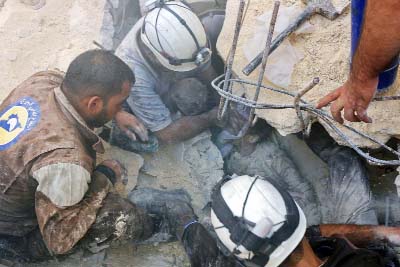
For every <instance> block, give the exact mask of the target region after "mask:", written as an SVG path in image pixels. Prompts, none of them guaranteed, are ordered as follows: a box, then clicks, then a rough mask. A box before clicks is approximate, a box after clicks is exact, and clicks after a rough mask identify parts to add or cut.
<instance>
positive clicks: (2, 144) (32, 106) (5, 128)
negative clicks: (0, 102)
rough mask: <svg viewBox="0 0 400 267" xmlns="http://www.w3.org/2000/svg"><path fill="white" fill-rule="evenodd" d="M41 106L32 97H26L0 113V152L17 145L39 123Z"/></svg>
mask: <svg viewBox="0 0 400 267" xmlns="http://www.w3.org/2000/svg"><path fill="white" fill-rule="evenodd" d="M40 116H41V112H40V106H39V104H38V102H37V101H36V100H34V99H33V98H31V97H24V98H21V99H20V100H18V101H17V102H15V103H14V104H11V105H9V106H7V107H6V108H4V109H3V110H1V111H0V151H3V150H6V149H7V148H9V147H10V146H12V145H13V144H15V143H16V142H17V141H18V140H19V139H20V138H21V137H22V136H23V135H24V134H26V133H28V132H30V131H31V130H32V129H33V128H34V127H35V126H36V125H37V123H38V122H39V119H40Z"/></svg>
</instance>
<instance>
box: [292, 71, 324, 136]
mask: <svg viewBox="0 0 400 267" xmlns="http://www.w3.org/2000/svg"><path fill="white" fill-rule="evenodd" d="M318 83H319V78H318V77H315V78H314V79H313V80H312V81H311V82H310V83H309V84H308V85H307V86H306V87H305V88H304V89H303V90H301V91H300V92H299V93H298V94H297V95H296V96H295V98H294V107H295V109H296V114H297V117H298V118H299V120H300V127H301V130H302V131H303V135H304V136H307V133H306V131H307V129H306V124H305V122H304V118H303V114H302V113H301V109H300V106H299V104H300V99H301V98H302V97H303V96H304V95H305V94H306V93H307V92H309V91H310V90H311V89H313V88H314V87H315V86H316V85H317V84H318Z"/></svg>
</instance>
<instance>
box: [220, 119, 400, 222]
mask: <svg viewBox="0 0 400 267" xmlns="http://www.w3.org/2000/svg"><path fill="white" fill-rule="evenodd" d="M387 145H388V146H390V147H392V148H394V149H397V140H396V139H392V140H390V141H389V142H388V143H387ZM365 151H366V152H368V153H369V154H370V155H371V156H374V157H377V158H380V159H387V160H390V159H392V160H394V159H396V158H395V157H394V156H393V155H392V154H390V153H389V152H387V151H385V150H384V149H365ZM224 170H225V173H226V174H234V173H235V174H238V175H245V174H248V175H256V174H258V175H260V176H269V177H271V176H272V178H274V179H276V180H277V181H278V182H280V183H281V184H282V185H283V186H284V187H286V188H287V189H288V190H289V192H290V193H292V195H293V196H294V197H295V199H296V200H297V202H298V203H299V205H300V206H303V207H302V208H303V209H304V211H305V213H306V217H307V219H308V221H309V222H308V223H309V224H310V222H315V223H359V224H374V223H376V222H378V223H379V224H388V225H398V223H399V221H400V205H399V204H400V203H399V200H398V196H397V190H396V186H395V184H394V181H395V179H396V177H397V175H398V172H397V170H396V168H395V167H392V166H373V165H370V164H368V162H367V161H366V160H365V159H364V158H362V157H361V156H359V155H358V154H356V152H355V151H353V150H352V149H351V148H348V147H345V146H341V145H339V144H337V143H336V142H335V140H334V139H333V138H332V137H331V136H330V135H329V134H328V132H327V131H326V130H325V129H324V127H323V126H322V125H320V124H318V123H315V124H314V125H313V127H312V130H311V134H310V137H309V138H308V139H305V140H304V139H303V138H302V134H300V133H299V134H292V135H288V136H281V135H280V134H279V133H278V131H277V130H275V129H274V128H273V127H271V126H270V125H268V124H267V123H266V122H265V121H264V120H258V122H257V124H256V125H255V126H254V127H252V128H250V129H249V131H248V133H247V134H246V135H245V136H244V137H243V138H242V139H240V140H237V141H235V142H234V147H233V150H232V152H231V153H230V155H229V156H228V157H226V159H225V163H224ZM310 191H311V193H310ZM312 202H314V203H315V204H316V205H310V203H312ZM375 214H376V215H375ZM376 220H377V221H376Z"/></svg>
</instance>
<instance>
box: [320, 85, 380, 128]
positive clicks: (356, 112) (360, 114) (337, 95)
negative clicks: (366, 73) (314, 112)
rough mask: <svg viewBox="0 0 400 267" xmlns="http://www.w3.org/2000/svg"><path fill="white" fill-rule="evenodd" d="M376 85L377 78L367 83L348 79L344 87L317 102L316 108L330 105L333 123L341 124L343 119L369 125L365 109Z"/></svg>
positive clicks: (369, 121)
mask: <svg viewBox="0 0 400 267" xmlns="http://www.w3.org/2000/svg"><path fill="white" fill-rule="evenodd" d="M377 85H378V78H374V79H370V80H367V81H358V80H354V79H351V78H350V79H349V80H347V81H346V83H345V84H344V85H342V86H341V87H339V88H337V89H336V90H334V91H332V92H331V93H329V94H328V95H326V96H324V97H323V98H321V99H320V100H319V101H318V104H317V106H316V107H317V108H322V107H325V106H327V105H329V104H330V103H331V108H330V109H331V114H332V116H333V118H334V119H335V121H337V122H339V123H341V124H343V122H344V120H343V118H342V113H341V112H342V110H344V119H345V120H348V121H351V122H360V121H362V122H366V123H371V122H372V119H371V118H370V117H368V114H367V109H368V106H369V104H370V103H371V101H372V98H373V97H374V94H375V91H376V88H377Z"/></svg>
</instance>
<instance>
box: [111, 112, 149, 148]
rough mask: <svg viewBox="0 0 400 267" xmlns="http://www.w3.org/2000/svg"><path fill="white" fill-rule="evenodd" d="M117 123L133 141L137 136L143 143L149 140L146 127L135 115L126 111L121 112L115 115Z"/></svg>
mask: <svg viewBox="0 0 400 267" xmlns="http://www.w3.org/2000/svg"><path fill="white" fill-rule="evenodd" d="M115 122H116V123H117V126H118V127H119V128H120V129H121V130H122V132H123V133H125V134H126V135H127V136H128V137H129V138H131V139H132V140H134V141H135V140H136V135H138V136H139V138H140V140H142V141H143V142H147V141H148V140H149V136H148V133H147V129H146V127H144V125H143V124H142V123H141V122H140V121H139V120H138V119H137V118H136V117H135V116H134V115H132V114H130V113H128V112H126V111H120V112H118V113H117V114H116V115H115Z"/></svg>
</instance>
